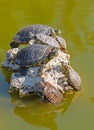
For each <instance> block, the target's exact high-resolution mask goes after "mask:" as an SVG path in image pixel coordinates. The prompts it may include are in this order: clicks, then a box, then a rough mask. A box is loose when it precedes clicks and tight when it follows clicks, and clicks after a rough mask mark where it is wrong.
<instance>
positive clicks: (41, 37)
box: [29, 34, 67, 52]
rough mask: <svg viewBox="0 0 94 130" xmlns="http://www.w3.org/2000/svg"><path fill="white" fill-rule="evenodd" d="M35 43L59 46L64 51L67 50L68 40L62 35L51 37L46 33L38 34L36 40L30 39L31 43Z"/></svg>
mask: <svg viewBox="0 0 94 130" xmlns="http://www.w3.org/2000/svg"><path fill="white" fill-rule="evenodd" d="M31 35H32V34H31ZM32 41H33V42H32ZM33 43H39V44H46V45H49V46H53V47H56V48H59V49H61V50H63V51H64V52H67V48H66V42H65V40H64V39H63V38H62V37H60V36H56V38H53V37H51V36H49V35H45V34H36V35H35V41H34V39H33V40H30V41H29V44H33Z"/></svg>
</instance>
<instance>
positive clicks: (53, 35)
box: [51, 29, 61, 37]
mask: <svg viewBox="0 0 94 130" xmlns="http://www.w3.org/2000/svg"><path fill="white" fill-rule="evenodd" d="M58 34H61V31H60V29H51V36H52V37H56V35H58Z"/></svg>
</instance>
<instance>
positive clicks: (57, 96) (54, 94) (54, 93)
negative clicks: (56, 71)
mask: <svg viewBox="0 0 94 130" xmlns="http://www.w3.org/2000/svg"><path fill="white" fill-rule="evenodd" d="M41 85H42V87H43V88H44V89H43V93H44V96H45V97H46V99H47V100H48V101H49V102H50V103H52V104H59V103H61V102H62V101H63V93H62V92H61V91H60V90H59V89H58V88H56V87H55V86H54V85H52V84H51V83H49V82H45V83H44V82H41Z"/></svg>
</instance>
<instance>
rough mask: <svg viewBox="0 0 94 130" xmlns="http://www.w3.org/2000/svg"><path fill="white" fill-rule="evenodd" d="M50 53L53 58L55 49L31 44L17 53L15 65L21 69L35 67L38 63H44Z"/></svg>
mask: <svg viewBox="0 0 94 130" xmlns="http://www.w3.org/2000/svg"><path fill="white" fill-rule="evenodd" d="M50 53H51V54H52V56H54V55H55V54H56V53H57V49H55V48H53V47H51V46H48V45H41V44H33V45H30V46H28V47H26V48H23V49H21V50H20V51H19V52H18V53H17V55H16V57H15V63H16V64H18V65H20V66H22V67H30V66H36V65H38V64H40V62H42V64H43V63H46V62H47V61H48V60H49V59H50Z"/></svg>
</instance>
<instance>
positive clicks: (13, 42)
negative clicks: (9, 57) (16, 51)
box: [10, 41, 19, 49]
mask: <svg viewBox="0 0 94 130" xmlns="http://www.w3.org/2000/svg"><path fill="white" fill-rule="evenodd" d="M18 46H19V44H18V43H16V42H15V41H11V42H10V47H11V49H13V48H17V47H18Z"/></svg>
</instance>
